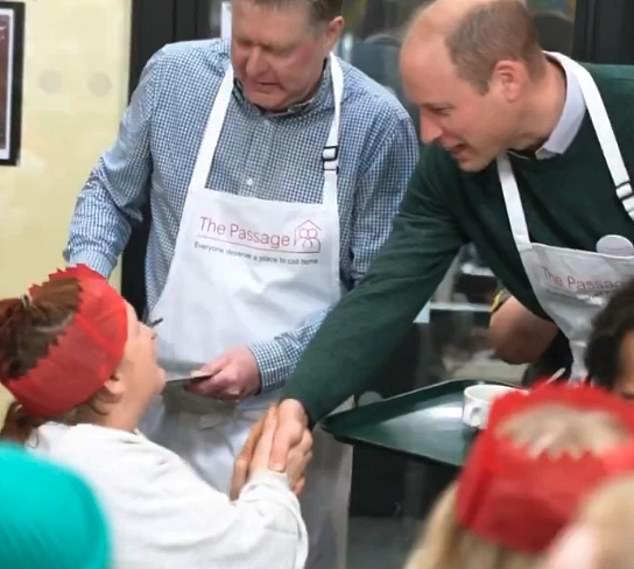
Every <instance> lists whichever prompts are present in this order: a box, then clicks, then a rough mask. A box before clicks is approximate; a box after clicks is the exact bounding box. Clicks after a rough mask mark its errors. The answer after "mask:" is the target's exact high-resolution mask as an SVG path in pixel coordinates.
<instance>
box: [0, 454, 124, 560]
mask: <svg viewBox="0 0 634 569" xmlns="http://www.w3.org/2000/svg"><path fill="white" fill-rule="evenodd" d="M110 559H111V557H110V538H109V533H108V529H107V526H106V522H105V520H104V517H103V515H102V512H101V509H100V507H99V505H98V504H97V502H96V500H95V497H94V495H93V493H92V491H91V490H90V488H89V487H88V486H87V485H86V484H85V483H84V482H83V480H82V479H80V478H79V476H77V475H76V474H74V473H72V472H70V471H69V470H67V469H65V468H62V467H60V466H57V465H55V464H53V463H51V462H47V461H44V460H41V459H39V458H37V457H35V456H33V455H31V454H29V453H27V452H26V451H24V450H22V449H18V448H14V447H12V446H7V445H0V567H2V568H6V569H107V568H108V567H109V566H110Z"/></svg>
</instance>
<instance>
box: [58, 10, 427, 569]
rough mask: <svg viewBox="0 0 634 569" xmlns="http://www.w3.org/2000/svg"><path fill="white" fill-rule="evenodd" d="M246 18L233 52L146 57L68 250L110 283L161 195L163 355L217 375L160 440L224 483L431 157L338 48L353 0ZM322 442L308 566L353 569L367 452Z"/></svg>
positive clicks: (237, 26)
mask: <svg viewBox="0 0 634 569" xmlns="http://www.w3.org/2000/svg"><path fill="white" fill-rule="evenodd" d="M232 18H233V30H232V41H231V47H230V48H229V46H228V45H226V44H225V43H223V42H221V41H219V40H211V41H197V42H187V43H180V44H175V45H168V46H166V47H165V48H163V49H162V50H160V51H159V52H158V53H157V54H155V55H154V56H153V58H152V59H151V60H150V62H149V63H148V64H147V66H146V68H145V70H144V73H143V75H142V78H141V81H140V84H139V86H138V88H137V89H136V92H135V93H134V96H133V98H132V101H131V103H130V107H129V108H128V110H127V112H126V114H125V116H124V119H123V122H122V125H121V131H120V133H119V137H118V139H117V141H116V142H115V144H114V146H113V147H112V148H110V149H109V150H108V151H107V152H106V153H105V154H104V155H103V156H102V157H101V158H100V160H99V162H98V164H97V165H96V167H95V168H94V169H93V171H92V173H91V174H90V177H89V179H88V182H87V183H86V185H85V187H84V188H83V190H82V192H81V194H80V196H79V199H78V202H77V206H76V209H75V214H74V217H73V220H72V224H71V230H70V238H69V242H68V246H67V249H66V252H65V255H66V259H67V261H68V262H69V263H71V264H75V263H80V262H81V263H86V264H88V265H90V266H91V267H93V268H94V269H95V270H97V271H99V272H101V273H102V274H104V275H108V274H110V272H111V271H112V269H113V267H114V266H115V264H116V262H117V259H118V257H119V255H120V254H121V252H122V250H123V248H124V247H125V245H126V243H127V241H128V238H129V236H130V228H131V226H132V225H133V224H135V223H138V222H139V221H140V216H141V214H140V208H141V205H142V203H143V202H144V201H145V200H147V199H148V198H150V200H151V202H150V203H151V213H152V223H151V229H150V236H149V243H148V251H147V257H146V263H145V270H146V282H147V284H146V286H147V299H148V306H147V312H148V319H149V320H157V319H162V320H163V321H162V323H161V325H160V326H158V327H157V328H156V331H157V349H158V354H159V358H160V360H161V362H162V364H163V366H164V367H165V368H166V370H167V371H168V372H169V373H170V374H172V376H174V375H175V374H178V373H179V372H181V375H182V373H185V374H186V373H188V372H191V371H192V370H197V373H198V374H199V375H206V376H209V377H208V379H205V380H204V381H198V382H195V383H192V384H190V385H188V386H187V387H186V389H183V384H182V383H180V382H179V383H174V384H172V388H170V389H168V390H167V392H166V393H165V394H164V397H163V399H162V402H161V403H160V404H159V403H157V406H156V408H155V409H154V411H153V413H152V414H151V416H150V417H148V421H147V425H146V427H147V432H148V434H149V435H150V436H151V437H152V438H153V439H154V440H156V441H158V442H159V443H161V444H164V445H165V446H167V447H169V448H171V449H173V450H174V451H176V452H177V453H179V454H180V455H181V456H183V457H184V458H185V459H187V460H189V461H190V462H191V464H192V466H194V468H196V469H197V470H198V472H199V473H200V474H201V475H202V476H203V477H204V478H205V479H206V480H207V481H209V483H211V484H212V485H213V486H215V487H216V488H219V489H223V490H228V488H229V481H230V476H231V470H232V467H233V462H234V458H235V456H236V454H237V453H238V452H239V450H240V448H241V447H242V444H243V443H244V441H245V439H246V436H247V433H248V431H249V428H250V426H251V425H252V424H253V423H254V422H255V421H256V420H257V419H258V418H259V417H260V416H261V415H262V414H263V412H264V410H265V409H266V408H267V406H268V405H270V404H271V402H274V401H276V400H277V399H278V397H279V389H280V388H281V387H282V386H283V385H284V382H285V381H286V379H287V377H288V376H289V374H290V373H291V371H292V370H293V368H294V366H295V364H296V362H297V360H298V358H299V356H300V354H301V353H302V351H303V349H304V347H305V346H306V345H307V343H308V341H309V339H310V338H311V337H312V335H313V334H314V332H315V331H316V329H317V328H318V327H319V325H320V323H321V321H322V319H323V317H324V316H325V313H326V312H327V310H328V309H329V307H330V306H332V305H333V303H335V302H336V301H337V299H338V298H339V296H340V295H341V294H342V293H343V292H345V291H347V290H349V289H351V288H352V287H353V286H354V285H355V283H357V282H358V280H359V279H360V278H361V276H362V275H363V274H364V273H365V271H366V269H367V267H368V265H369V263H370V261H371V260H372V258H373V257H374V256H375V254H376V252H377V251H378V249H379V248H380V246H381V245H382V243H383V242H384V241H385V239H386V238H387V236H388V233H389V232H390V227H391V220H392V217H393V216H394V215H395V213H396V211H397V209H398V205H399V202H400V201H401V197H402V196H403V194H404V191H405V188H406V186H407V181H408V178H409V176H410V174H411V173H412V171H413V169H414V166H415V163H416V160H417V157H418V143H417V140H416V135H415V132H414V128H413V126H412V124H411V122H410V118H409V116H408V114H407V113H406V111H405V110H404V109H403V107H402V106H401V105H400V104H399V103H398V101H397V100H396V99H395V98H394V97H393V96H392V95H390V94H388V92H387V91H386V90H384V89H383V88H382V87H381V86H379V85H378V84H376V83H374V82H373V81H371V80H370V79H368V78H367V77H366V76H365V75H363V74H362V73H361V72H360V71H358V70H357V69H355V68H353V67H351V66H350V65H347V64H345V63H344V62H342V61H340V60H338V59H337V58H336V57H334V56H332V55H330V52H331V49H332V48H333V46H334V44H335V43H336V41H337V39H338V38H339V36H340V33H341V30H342V28H343V19H342V17H341V0H289V1H284V2H282V1H281V0H233V6H232ZM314 436H315V448H314V456H315V458H314V461H313V464H312V467H311V468H312V471H311V473H310V474H309V478H308V484H307V487H306V489H305V491H304V493H303V495H302V506H303V511H304V515H305V517H306V521H307V524H308V528H309V533H310V534H311V540H312V541H311V543H312V545H311V554H310V557H309V562H308V565H307V566H308V567H319V568H322V567H323V568H324V569H336V568H337V567H343V566H344V563H345V548H344V546H345V541H346V522H345V520H346V517H347V503H348V494H349V485H350V470H351V464H352V454H351V451H350V449H345V448H343V447H342V446H341V445H338V444H336V443H335V442H334V441H332V440H330V439H329V438H328V437H326V436H325V435H324V434H323V433H322V432H321V431H317V432H316V433H315V435H314ZM210 515H211V513H210ZM335 522H336V524H335ZM317 540H318V541H319V543H316V541H317Z"/></svg>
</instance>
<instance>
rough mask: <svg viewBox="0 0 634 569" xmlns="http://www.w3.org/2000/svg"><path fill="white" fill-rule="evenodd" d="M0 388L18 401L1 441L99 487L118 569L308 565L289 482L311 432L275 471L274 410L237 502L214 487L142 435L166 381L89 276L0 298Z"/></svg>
mask: <svg viewBox="0 0 634 569" xmlns="http://www.w3.org/2000/svg"><path fill="white" fill-rule="evenodd" d="M0 382H1V383H2V384H3V385H4V386H5V387H6V388H7V389H8V390H9V391H10V392H11V393H12V394H13V396H14V397H15V399H16V403H14V404H13V406H12V408H11V409H10V411H9V414H8V419H7V423H6V425H5V428H4V429H3V432H2V435H3V437H4V438H9V439H12V440H14V441H16V440H17V441H22V442H26V445H27V446H28V447H35V449H34V452H40V453H46V454H47V455H48V456H50V457H51V458H53V459H55V460H57V461H59V462H61V463H65V464H66V465H67V466H70V467H72V468H74V469H75V470H76V471H78V472H79V473H80V474H82V475H83V476H84V477H85V479H86V480H87V481H88V482H89V483H90V484H91V485H92V486H93V488H94V489H95V491H96V494H97V496H98V498H99V499H100V501H101V502H102V504H103V506H104V509H105V511H106V514H107V515H108V516H109V518H110V520H111V525H112V528H113V531H114V535H113V537H114V540H113V541H114V564H113V565H112V567H113V569H147V568H149V567H151V568H153V569H159V568H162V567H175V568H181V567H182V568H187V569H203V568H204V569H208V568H210V567H229V566H230V567H232V568H240V567H243V568H249V569H257V568H262V569H265V568H266V569H268V568H270V567H288V568H295V569H300V568H301V567H303V566H304V562H305V560H306V556H307V550H308V538H307V534H306V529H305V526H304V522H303V520H302V517H301V514H300V509H299V503H298V501H297V498H296V497H295V495H294V494H293V492H292V491H291V489H290V487H289V481H291V482H296V481H298V480H301V478H302V477H303V472H304V469H305V466H306V464H307V462H308V460H309V459H310V446H311V438H310V434H309V433H307V434H306V435H307V436H306V437H305V440H304V442H303V444H302V445H300V446H299V447H297V448H296V449H295V451H296V452H295V456H294V458H293V464H292V465H291V464H290V463H289V468H288V470H287V472H286V473H285V474H284V475H280V474H279V473H277V472H271V471H269V470H268V469H267V465H268V461H269V453H270V448H271V443H272V435H273V430H274V428H275V422H276V417H275V412H274V411H273V410H272V411H271V412H270V413H269V415H268V416H267V420H266V423H265V425H264V429H263V432H262V438H261V443H259V444H258V448H257V451H256V455H257V456H255V457H254V460H253V462H252V464H251V468H250V470H251V475H250V480H249V483H248V485H247V486H246V487H245V488H244V489H243V491H242V492H241V494H240V496H239V497H238V499H237V500H236V501H235V502H230V501H229V499H228V498H227V496H226V495H225V494H223V493H221V492H219V491H217V490H214V489H212V488H211V487H210V486H209V485H208V484H206V483H205V482H204V481H203V480H202V479H201V478H200V477H199V476H198V475H197V474H196V473H195V472H194V471H193V470H192V469H191V467H189V466H188V465H187V464H186V463H185V462H184V461H183V460H182V459H181V458H180V457H178V456H177V455H176V454H174V453H173V452H172V451H170V450H167V449H165V448H163V447H161V446H158V445H156V444H154V443H152V442H150V441H149V440H148V439H146V438H145V437H144V436H143V435H142V434H141V433H139V431H138V430H137V424H138V422H139V421H140V419H141V417H142V416H143V415H144V413H145V411H146V409H147V407H148V405H149V404H150V401H151V399H152V397H153V396H154V395H155V394H157V393H159V392H160V391H161V390H162V389H163V387H164V383H165V378H164V373H163V371H162V370H161V369H160V368H159V367H158V365H157V361H156V355H155V348H154V333H153V331H152V330H151V329H150V328H149V327H148V326H146V325H145V324H143V323H141V322H139V321H138V319H137V317H136V314H135V312H134V310H133V309H132V307H131V306H130V305H128V304H127V303H126V302H125V301H124V300H123V298H122V297H121V296H120V295H119V294H118V293H117V292H116V291H115V290H114V289H113V288H111V287H110V286H109V285H108V283H107V281H106V280H105V279H104V278H103V277H101V276H100V275H99V274H97V273H95V272H93V271H92V270H91V269H89V268H87V267H86V266H78V267H76V268H73V269H67V270H65V271H60V272H57V273H55V274H53V275H51V276H50V278H49V280H48V281H46V282H45V283H43V284H42V285H38V286H32V287H31V288H30V289H29V292H28V294H26V295H25V296H23V297H22V298H21V299H19V298H12V299H6V300H0ZM34 428H35V430H34ZM300 483H301V482H300ZM61 523H63V522H61ZM0 540H1V539H0Z"/></svg>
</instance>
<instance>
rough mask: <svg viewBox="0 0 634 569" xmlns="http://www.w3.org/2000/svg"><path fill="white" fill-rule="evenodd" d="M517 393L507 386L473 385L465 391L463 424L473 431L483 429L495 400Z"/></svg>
mask: <svg viewBox="0 0 634 569" xmlns="http://www.w3.org/2000/svg"><path fill="white" fill-rule="evenodd" d="M511 391H517V389H515V388H514V387H507V386H506V385H472V386H470V387H467V388H466V389H465V390H464V394H463V403H462V422H463V423H464V424H465V425H467V426H468V427H471V428H472V429H483V428H485V427H486V424H487V421H488V419H489V409H491V404H492V403H493V401H495V399H497V398H498V397H501V396H502V395H506V394H507V393H510V392H511Z"/></svg>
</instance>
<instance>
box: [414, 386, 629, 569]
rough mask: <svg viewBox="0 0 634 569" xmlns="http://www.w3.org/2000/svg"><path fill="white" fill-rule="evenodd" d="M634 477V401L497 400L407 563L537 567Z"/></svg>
mask: <svg viewBox="0 0 634 569" xmlns="http://www.w3.org/2000/svg"><path fill="white" fill-rule="evenodd" d="M624 474H630V475H631V474H634V407H632V405H631V404H629V403H627V402H625V401H623V400H621V399H619V398H617V397H614V396H612V395H611V394H609V393H606V392H605V391H603V390H600V389H597V388H595V387H591V386H586V385H578V386H570V385H566V386H556V385H544V386H542V387H540V388H538V389H536V390H535V391H533V392H530V393H527V392H523V391H517V392H513V393H511V394H509V395H506V396H504V397H501V398H500V399H498V400H497V401H496V402H495V403H494V404H493V406H492V409H491V414H490V418H489V424H488V428H487V430H485V431H483V432H482V433H481V434H480V435H479V436H478V439H477V441H476V442H475V444H474V447H473V449H472V451H471V454H470V456H469V458H468V460H467V462H466V464H465V467H464V469H463V471H462V472H461V474H460V476H459V478H458V480H457V481H456V482H455V483H454V484H453V485H452V486H450V487H449V489H448V490H447V491H446V492H445V494H444V495H443V496H442V497H441V498H440V500H439V502H438V503H437V505H436V506H435V509H434V510H433V512H432V514H431V518H430V521H429V524H428V525H427V527H426V531H425V534H424V535H423V537H422V540H421V542H420V544H419V545H418V546H417V547H416V549H415V550H414V552H413V554H412V556H411V557H410V560H409V562H408V565H407V569H532V568H536V567H537V566H538V563H539V562H540V560H541V557H542V554H543V553H544V552H545V550H546V549H547V548H548V547H549V545H550V544H551V542H553V540H554V539H555V537H556V536H557V535H558V534H559V533H560V532H561V531H562V530H563V529H564V528H565V526H566V525H567V524H568V523H569V522H570V521H571V520H572V519H573V517H574V515H575V514H576V512H577V510H578V508H579V506H580V505H581V503H582V502H583V500H584V499H585V498H586V497H587V496H588V495H589V494H590V493H591V492H592V491H594V490H595V489H596V488H598V487H599V486H600V485H601V484H603V483H605V482H608V481H610V480H614V479H617V478H618V477H620V476H622V475H624Z"/></svg>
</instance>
